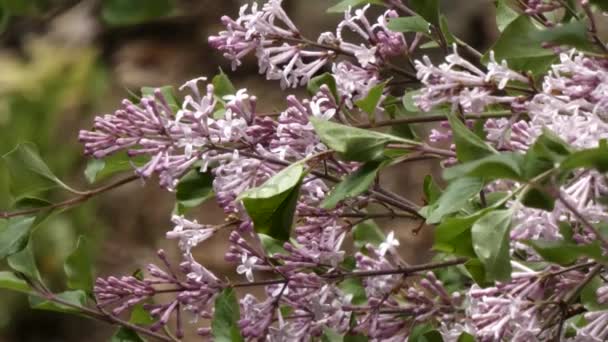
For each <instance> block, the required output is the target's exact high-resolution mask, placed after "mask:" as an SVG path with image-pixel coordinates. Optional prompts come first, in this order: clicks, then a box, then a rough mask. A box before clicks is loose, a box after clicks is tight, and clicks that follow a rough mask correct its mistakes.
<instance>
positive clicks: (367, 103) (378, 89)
mask: <svg viewBox="0 0 608 342" xmlns="http://www.w3.org/2000/svg"><path fill="white" fill-rule="evenodd" d="M383 91H384V83H380V84H378V85H375V86H373V87H372V88H371V89H370V90H369V92H368V93H367V95H366V96H365V97H364V98H362V99H360V100H357V101H355V104H356V105H357V107H359V108H361V110H362V111H364V112H366V113H367V115H368V116H369V117H370V121H372V122H373V121H374V120H375V118H374V116H373V115H374V114H375V113H376V108H378V104H379V103H380V99H382V92H383Z"/></svg>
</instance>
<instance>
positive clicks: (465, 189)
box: [426, 177, 483, 224]
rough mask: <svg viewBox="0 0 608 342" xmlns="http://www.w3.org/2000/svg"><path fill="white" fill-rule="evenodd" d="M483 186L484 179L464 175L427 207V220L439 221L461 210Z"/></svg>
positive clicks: (429, 222)
mask: <svg viewBox="0 0 608 342" xmlns="http://www.w3.org/2000/svg"><path fill="white" fill-rule="evenodd" d="M482 188H483V181H482V180H481V179H479V178H471V177H464V178H459V179H456V180H455V181H453V182H451V183H450V184H448V186H447V188H446V189H445V191H444V192H443V193H442V194H441V196H440V197H439V199H437V201H436V202H435V203H434V204H433V205H432V206H430V207H429V209H427V210H428V211H427V213H428V216H427V218H426V222H427V223H428V224H434V223H438V222H440V221H441V220H442V219H443V217H444V216H446V215H450V214H453V213H456V212H458V211H460V210H461V209H462V208H463V207H464V206H465V204H466V203H467V202H468V201H469V199H470V198H471V197H473V196H476V195H478V194H479V192H480V191H481V189H482Z"/></svg>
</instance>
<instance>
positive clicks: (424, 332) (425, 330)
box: [407, 323, 443, 342]
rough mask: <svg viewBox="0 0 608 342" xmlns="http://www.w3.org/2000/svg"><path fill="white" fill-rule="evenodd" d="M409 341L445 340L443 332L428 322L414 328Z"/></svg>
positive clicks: (436, 341) (438, 341) (433, 341)
mask: <svg viewBox="0 0 608 342" xmlns="http://www.w3.org/2000/svg"><path fill="white" fill-rule="evenodd" d="M407 341H408V342H443V338H442V337H441V334H440V333H439V332H438V331H437V330H435V328H434V327H433V326H432V325H430V324H428V323H425V324H419V325H417V326H415V327H414V328H413V329H412V332H411V333H410V336H409V337H408V339H407Z"/></svg>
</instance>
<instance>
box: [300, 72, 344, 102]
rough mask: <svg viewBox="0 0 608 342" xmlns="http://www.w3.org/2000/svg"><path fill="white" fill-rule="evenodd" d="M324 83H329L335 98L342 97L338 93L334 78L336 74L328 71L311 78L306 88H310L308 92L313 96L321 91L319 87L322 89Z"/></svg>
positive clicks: (328, 85)
mask: <svg viewBox="0 0 608 342" xmlns="http://www.w3.org/2000/svg"><path fill="white" fill-rule="evenodd" d="M324 84H325V85H327V87H328V88H329V90H330V91H331V93H332V95H334V99H339V98H340V96H339V94H338V88H337V87H336V80H335V79H334V76H333V75H332V74H330V73H328V72H326V73H323V74H321V75H319V76H315V77H313V78H311V79H310V81H308V85H307V86H306V89H307V90H308V93H309V94H310V95H311V96H312V95H315V94H316V93H317V92H318V91H319V89H321V86H322V85H324Z"/></svg>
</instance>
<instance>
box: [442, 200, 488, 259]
mask: <svg viewBox="0 0 608 342" xmlns="http://www.w3.org/2000/svg"><path fill="white" fill-rule="evenodd" d="M488 211H489V209H484V210H481V211H479V212H477V213H475V214H472V215H469V216H464V217H448V218H446V219H444V220H443V222H441V224H440V225H439V226H437V227H436V228H435V239H434V241H435V243H434V245H433V249H434V250H437V251H442V252H446V253H451V254H454V255H460V256H468V257H475V251H474V249H473V239H472V237H471V228H472V227H473V224H474V223H475V222H476V221H477V220H478V219H479V218H480V217H481V216H483V215H484V214H485V213H486V212H488Z"/></svg>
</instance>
